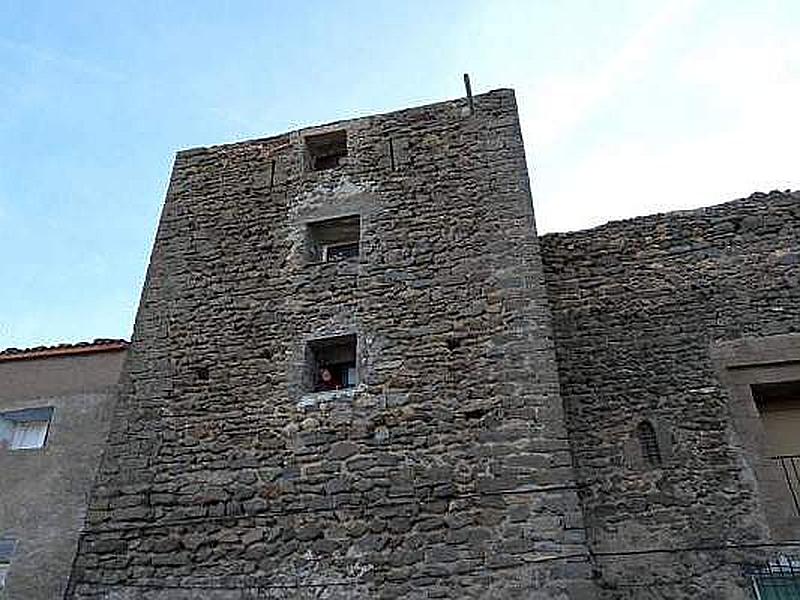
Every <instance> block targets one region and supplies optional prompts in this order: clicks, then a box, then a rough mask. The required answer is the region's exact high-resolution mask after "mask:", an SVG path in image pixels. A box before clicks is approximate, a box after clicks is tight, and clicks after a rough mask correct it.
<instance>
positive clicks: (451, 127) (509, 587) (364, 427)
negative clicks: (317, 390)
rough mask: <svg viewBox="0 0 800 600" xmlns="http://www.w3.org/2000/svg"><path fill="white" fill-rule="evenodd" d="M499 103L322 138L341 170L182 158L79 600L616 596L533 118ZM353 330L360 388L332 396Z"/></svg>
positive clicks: (299, 151)
mask: <svg viewBox="0 0 800 600" xmlns="http://www.w3.org/2000/svg"><path fill="white" fill-rule="evenodd" d="M475 101H476V112H475V115H474V116H470V115H469V114H468V113H465V112H464V110H463V109H464V107H465V106H466V102H465V101H463V100H462V101H457V102H447V103H442V104H436V105H432V106H426V107H422V108H416V109H411V110H407V111H401V112H398V113H391V114H387V115H382V116H376V117H368V118H365V119H359V120H355V121H348V122H344V123H341V124H334V125H331V126H325V127H321V128H314V129H313V130H311V131H313V132H323V131H330V130H335V129H337V128H339V127H343V128H346V129H347V138H348V146H349V155H348V156H347V157H346V158H345V159H343V161H342V166H341V167H339V168H337V169H333V170H326V171H317V172H305V171H304V170H303V164H304V159H303V152H304V147H303V140H302V137H303V135H304V134H305V133H308V132H299V133H291V134H288V135H285V136H280V137H277V138H271V139H266V140H257V141H252V142H245V143H241V144H234V145H228V146H219V147H215V148H208V149H198V150H193V151H188V152H182V153H180V154H179V155H178V157H177V160H176V163H175V169H174V172H173V176H172V180H171V183H170V187H169V191H168V195H167V201H166V206H165V208H164V213H163V216H162V219H161V224H160V227H159V232H158V235H157V239H156V243H155V248H154V250H153V254H152V259H151V264H150V268H149V272H148V277H147V284H146V287H145V290H144V293H143V297H142V302H141V307H140V310H139V314H138V317H137V322H136V329H135V335H134V340H133V344H132V349H131V352H130V358H129V362H128V368H127V373H126V374H125V376H124V379H123V385H122V387H123V393H122V397H121V400H120V405H119V410H118V413H117V416H116V421H115V424H114V427H113V431H112V434H111V437H110V441H109V446H108V449H107V453H106V457H105V460H104V462H103V466H102V469H101V471H100V474H99V477H98V480H97V485H96V489H95V493H94V499H93V501H92V503H91V509H90V518H89V522H88V526H87V531H86V534H85V535H84V536H83V539H82V543H81V549H80V552H79V555H78V557H77V559H76V563H75V568H74V571H73V578H72V590H71V597H72V598H111V597H114V598H148V599H150V598H153V599H156V598H184V597H186V598H189V597H191V598H194V597H200V596H201V595H202V597H203V598H225V599H228V598H250V597H253V598H255V597H258V598H267V597H268V598H305V597H308V598H312V597H313V598H459V599H461V598H531V597H542V598H553V599H556V598H558V599H560V598H566V597H571V598H579V597H586V596H587V595H589V594H590V590H591V587H590V583H589V576H590V568H589V566H588V562H587V557H586V547H585V540H584V533H583V524H582V519H581V514H580V508H579V504H578V499H577V494H576V492H575V489H574V488H575V486H574V479H573V473H572V467H571V461H570V456H569V451H568V442H567V437H566V429H565V426H564V420H563V414H562V407H561V398H560V396H559V389H558V380H557V375H556V362H555V355H554V351H553V336H552V332H551V325H550V313H549V308H548V305H547V301H546V294H545V288H544V282H543V277H542V269H541V266H540V259H539V249H538V241H537V238H536V233H535V229H534V222H533V214H532V210H531V204H530V194H529V189H528V179H527V174H526V168H525V158H524V152H523V147H522V139H521V136H520V132H519V124H518V121H517V114H516V106H515V102H514V97H513V93H512V92H510V91H507V90H501V91H496V92H492V93H489V94H486V95H482V96H478V97H476V99H475ZM390 140H391V141H392V143H391V145H390V144H389V142H390ZM390 151H393V152H394V153H395V154H394V157H392V156H391V155H390ZM392 167H394V168H392ZM352 213H359V214H360V215H361V228H362V231H361V255H360V257H359V258H358V260H355V261H341V262H335V263H315V264H310V263H309V262H308V261H307V258H306V257H307V253H306V251H305V247H304V245H305V243H306V242H305V234H304V231H305V229H304V228H305V224H306V223H308V222H311V221H314V220H318V219H325V218H332V217H337V216H344V215H347V214H352ZM352 333H356V334H357V335H358V370H359V382H360V385H359V386H358V387H357V388H356V389H354V390H348V391H347V392H346V393H339V394H337V393H334V394H330V393H326V394H323V395H319V396H314V395H310V394H309V392H308V390H307V389H305V388H304V369H305V360H306V348H305V344H306V341H307V340H310V339H315V338H319V337H323V336H328V335H330V336H333V335H344V334H352ZM566 557H570V558H566ZM248 594H251V595H248ZM257 594H261V595H257Z"/></svg>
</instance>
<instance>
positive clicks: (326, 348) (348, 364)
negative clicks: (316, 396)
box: [308, 335, 358, 392]
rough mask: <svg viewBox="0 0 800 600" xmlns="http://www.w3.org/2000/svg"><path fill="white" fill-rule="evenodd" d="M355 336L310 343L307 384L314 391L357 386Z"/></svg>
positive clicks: (324, 339)
mask: <svg viewBox="0 0 800 600" xmlns="http://www.w3.org/2000/svg"><path fill="white" fill-rule="evenodd" d="M356 350H357V342H356V336H355V335H342V336H336V337H330V338H323V339H319V340H313V341H311V342H309V344H308V381H309V387H310V389H312V390H313V391H315V392H327V391H332V390H342V389H347V388H352V387H355V386H356V385H358V373H357V370H356Z"/></svg>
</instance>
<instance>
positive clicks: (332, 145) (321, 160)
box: [306, 129, 347, 171]
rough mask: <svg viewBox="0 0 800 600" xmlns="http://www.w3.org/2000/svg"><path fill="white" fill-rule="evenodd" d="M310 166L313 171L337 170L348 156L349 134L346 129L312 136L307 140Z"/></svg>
mask: <svg viewBox="0 0 800 600" xmlns="http://www.w3.org/2000/svg"><path fill="white" fill-rule="evenodd" d="M306 152H307V155H308V166H309V168H310V170H312V171H324V170H326V169H335V168H336V167H338V166H339V165H340V163H341V159H342V158H344V157H345V156H347V132H346V131H345V130H344V129H341V130H339V131H331V132H330V133H321V134H319V135H310V136H308V137H307V138H306Z"/></svg>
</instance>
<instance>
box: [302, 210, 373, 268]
mask: <svg viewBox="0 0 800 600" xmlns="http://www.w3.org/2000/svg"><path fill="white" fill-rule="evenodd" d="M307 237H308V246H309V258H310V260H311V261H313V262H335V261H340V260H349V259H352V258H358V255H359V251H360V246H361V217H360V216H359V215H351V216H347V217H340V218H336V219H328V220H325V221H317V222H315V223H309V224H308V236H307Z"/></svg>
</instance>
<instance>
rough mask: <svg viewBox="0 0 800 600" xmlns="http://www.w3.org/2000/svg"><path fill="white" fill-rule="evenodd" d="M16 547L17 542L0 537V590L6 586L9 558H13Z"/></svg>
mask: <svg viewBox="0 0 800 600" xmlns="http://www.w3.org/2000/svg"><path fill="white" fill-rule="evenodd" d="M16 546H17V540H15V539H13V538H5V537H0V590H2V589H3V588H4V587H5V585H6V576H7V575H8V569H9V568H10V567H11V557H12V556H14V550H15V549H16Z"/></svg>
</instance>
